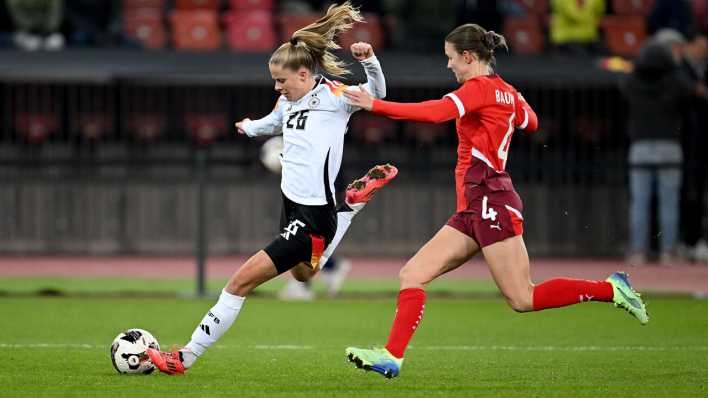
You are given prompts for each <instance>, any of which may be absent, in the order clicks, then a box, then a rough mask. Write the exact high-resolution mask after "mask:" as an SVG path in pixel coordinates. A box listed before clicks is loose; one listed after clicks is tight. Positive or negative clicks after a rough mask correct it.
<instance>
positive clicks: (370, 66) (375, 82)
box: [360, 55, 386, 99]
mask: <svg viewBox="0 0 708 398" xmlns="http://www.w3.org/2000/svg"><path fill="white" fill-rule="evenodd" d="M360 62H361V66H362V67H364V73H366V80H367V81H366V84H364V87H365V88H366V90H367V91H368V92H370V93H371V95H373V96H374V98H379V99H381V98H386V78H385V77H384V73H383V69H381V63H380V62H379V59H378V58H376V56H375V55H373V56H371V57H369V58H367V59H365V60H363V61H360Z"/></svg>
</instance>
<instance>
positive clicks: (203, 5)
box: [175, 0, 221, 11]
mask: <svg viewBox="0 0 708 398" xmlns="http://www.w3.org/2000/svg"><path fill="white" fill-rule="evenodd" d="M220 5H221V2H220V1H219V0H175V9H177V10H213V11H219V6H220Z"/></svg>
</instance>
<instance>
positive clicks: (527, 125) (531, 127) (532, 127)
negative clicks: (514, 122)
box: [517, 103, 538, 133]
mask: <svg viewBox="0 0 708 398" xmlns="http://www.w3.org/2000/svg"><path fill="white" fill-rule="evenodd" d="M521 114H522V115H523V117H522V118H520V122H519V124H518V126H517V127H518V128H520V129H521V130H524V131H525V132H527V133H533V132H534V131H536V130H538V116H536V112H534V111H533V109H531V107H530V106H529V104H527V103H524V104H523V105H522V106H521Z"/></svg>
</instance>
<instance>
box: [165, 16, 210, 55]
mask: <svg viewBox="0 0 708 398" xmlns="http://www.w3.org/2000/svg"><path fill="white" fill-rule="evenodd" d="M170 22H171V24H172V44H173V45H174V47H175V48H177V49H181V50H197V51H209V50H216V49H218V48H219V47H221V30H220V29H219V16H218V13H217V12H216V11H208V10H174V11H173V12H172V14H171V15H170Z"/></svg>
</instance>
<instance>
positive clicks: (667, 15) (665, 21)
mask: <svg viewBox="0 0 708 398" xmlns="http://www.w3.org/2000/svg"><path fill="white" fill-rule="evenodd" d="M693 24H694V18H693V9H692V7H691V2H690V0H654V6H653V7H652V9H651V11H650V12H649V16H648V17H647V29H648V31H649V33H656V32H657V31H659V30H660V29H662V28H670V29H674V30H676V31H679V32H681V34H683V35H686V34H687V33H688V32H689V31H690V30H691V29H693Z"/></svg>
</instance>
